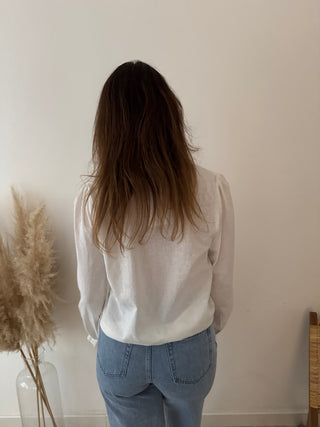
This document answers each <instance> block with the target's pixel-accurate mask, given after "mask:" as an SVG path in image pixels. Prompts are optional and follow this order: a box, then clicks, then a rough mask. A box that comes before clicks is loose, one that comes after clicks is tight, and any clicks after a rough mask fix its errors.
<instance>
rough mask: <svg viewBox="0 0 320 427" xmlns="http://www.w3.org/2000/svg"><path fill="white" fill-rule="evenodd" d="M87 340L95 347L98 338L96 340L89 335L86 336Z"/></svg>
mask: <svg viewBox="0 0 320 427" xmlns="http://www.w3.org/2000/svg"><path fill="white" fill-rule="evenodd" d="M87 340H88V341H89V342H90V343H91V344H92V345H93V346H94V347H96V345H97V342H98V340H96V339H95V338H93V337H92V336H91V335H88V336H87Z"/></svg>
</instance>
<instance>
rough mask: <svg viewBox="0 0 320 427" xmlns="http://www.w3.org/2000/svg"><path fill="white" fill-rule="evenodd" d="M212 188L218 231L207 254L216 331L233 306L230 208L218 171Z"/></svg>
mask: <svg viewBox="0 0 320 427" xmlns="http://www.w3.org/2000/svg"><path fill="white" fill-rule="evenodd" d="M216 190H217V191H216V197H217V202H218V224H219V231H218V233H217V235H216V236H215V237H214V239H213V241H212V244H211V247H210V250H209V258H210V260H211V263H212V265H213V275H212V286H211V297H212V299H213V301H214V304H215V313H214V321H213V327H214V330H215V333H216V334H217V333H219V332H220V331H221V330H222V329H223V328H224V327H225V325H226V323H227V321H228V319H229V317H230V314H231V311H232V308H233V267H234V209H233V203H232V197H231V192H230V186H229V183H228V182H227V180H226V179H225V177H224V176H223V175H221V174H217V181H216Z"/></svg>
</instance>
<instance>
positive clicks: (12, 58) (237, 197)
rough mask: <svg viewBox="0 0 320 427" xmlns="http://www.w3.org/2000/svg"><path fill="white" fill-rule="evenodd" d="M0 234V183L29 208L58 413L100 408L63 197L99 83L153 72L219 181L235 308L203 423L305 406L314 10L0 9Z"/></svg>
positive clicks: (5, 372) (314, 134) (0, 358)
mask: <svg viewBox="0 0 320 427" xmlns="http://www.w3.org/2000/svg"><path fill="white" fill-rule="evenodd" d="M0 8H1V10H0V52H1V63H0V93H1V97H0V147H1V148H0V206H1V209H0V232H1V233H3V232H4V231H5V230H8V229H9V228H10V224H11V218H10V213H11V208H12V204H11V194H10V186H11V185H15V186H16V188H18V190H20V191H23V192H24V194H26V195H27V197H28V199H29V200H30V201H35V200H38V199H39V200H40V199H43V200H45V202H46V204H47V209H48V213H49V215H50V220H51V222H52V226H53V229H54V233H55V238H56V243H55V249H56V251H57V256H58V259H59V268H60V276H59V289H58V290H59V293H60V296H61V297H62V298H64V299H65V302H64V303H59V304H58V305H57V308H56V311H55V319H56V322H57V324H58V326H59V333H58V335H57V344H56V346H55V347H54V349H53V351H50V350H48V352H47V360H50V361H53V363H55V365H56V367H57V370H58V373H59V378H60V383H61V393H62V398H63V406H64V411H65V414H66V415H81V414H82V415H90V414H100V413H104V412H105V411H104V403H103V400H102V397H101V396H100V393H99V391H98V386H97V382H96V378H95V350H94V349H93V348H92V347H91V345H90V343H88V342H87V341H86V335H85V332H84V330H83V328H82V324H81V320H80V317H79V314H78V311H77V304H78V299H79V293H78V290H77V286H76V276H75V250H74V243H73V230H72V209H73V206H72V204H73V198H74V195H75V193H76V191H77V188H78V186H79V182H80V180H79V176H80V174H81V173H86V171H87V164H88V161H89V159H90V150H91V141H92V128H93V119H94V114H95V111H96V106H97V101H98V97H99V95H100V91H101V89H102V86H103V84H104V82H105V80H106V79H107V77H108V76H109V74H110V73H111V72H112V71H113V70H114V68H115V67H116V66H118V65H120V64H121V63H122V62H125V61H128V60H131V59H140V60H142V61H145V62H148V63H150V64H151V65H153V66H155V67H156V68H158V69H159V71H160V72H161V73H162V74H163V75H164V76H165V78H166V79H167V81H168V82H169V84H171V85H172V87H173V88H174V90H175V91H176V92H177V94H178V96H179V97H180V99H181V102H182V104H183V105H184V109H185V114H186V118H187V121H188V123H189V124H190V125H191V126H192V128H193V134H194V143H195V144H196V145H200V146H201V152H199V153H198V154H196V155H195V157H196V159H197V160H198V162H199V163H200V164H202V165H203V166H205V167H207V168H209V169H212V170H215V171H217V172H221V173H223V174H224V175H225V176H226V178H227V179H228V181H229V182H230V185H231V189H232V194H233V200H234V207H235V218H236V260H235V274H234V277H235V280H234V288H235V307H234V311H233V314H232V317H231V318H230V321H229V323H228V325H227V327H226V328H225V330H224V331H223V332H222V333H221V335H219V337H218V345H219V355H218V364H217V373H216V379H215V383H214V386H213V389H212V390H211V392H210V394H209V396H208V397H207V399H206V401H205V405H204V413H226V414H231V413H242V412H248V413H251V412H262V413H269V412H270V413H281V412H288V413H295V412H305V411H306V410H307V404H308V353H307V352H308V336H307V333H308V313H309V310H314V311H320V291H319V289H320V287H319V277H320V267H319V265H320V263H319V251H320V243H319V242H320V224H319V218H320V185H319V182H320V168H319V165H318V162H319V158H320V157H319V156H320V144H319V136H320V125H319V123H320V120H319V111H320V99H319V91H320V82H319V72H320V56H319V40H320V18H319V15H320V3H319V1H317V0H304V1H300V0H277V1H267V0H233V1H231V0H225V1H214V0H200V1H199V0H197V1H190V0H188V1H187V0H174V1H171V0H162V1H161V2H160V1H147V0H117V1H111V0H109V1H102V0H100V1H98V0H94V1H92V0H91V1H83V0H82V1H80V0H67V1H66V0H64V1H62V0H55V1H40V0H29V1H23V0H20V1H18V0H1V4H0ZM22 366H23V364H22V361H21V359H20V357H19V355H17V354H5V353H2V354H0V379H1V380H0V416H2V417H5V416H14V415H18V414H19V410H18V403H17V398H16V393H15V378H16V375H17V373H18V371H19V370H20V369H21V368H22Z"/></svg>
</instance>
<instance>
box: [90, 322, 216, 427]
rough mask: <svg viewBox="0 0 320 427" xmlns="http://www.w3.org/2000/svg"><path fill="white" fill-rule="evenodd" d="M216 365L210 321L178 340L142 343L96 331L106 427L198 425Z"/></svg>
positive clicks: (100, 386) (98, 377)
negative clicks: (153, 343)
mask: <svg viewBox="0 0 320 427" xmlns="http://www.w3.org/2000/svg"><path fill="white" fill-rule="evenodd" d="M216 364H217V342H216V340H215V332H214V329H213V325H211V326H209V327H208V328H207V329H205V330H204V331H202V332H199V333H197V334H195V335H193V336H191V337H188V338H185V339H183V340H180V341H173V342H170V343H166V344H162V345H152V346H144V345H138V344H127V343H122V342H119V341H116V340H114V339H112V338H110V337H108V336H107V335H105V334H104V332H103V331H102V329H101V328H100V329H99V337H98V344H97V360H96V372H97V380H98V384H99V388H100V391H101V394H102V396H103V398H104V401H105V405H106V409H107V414H108V418H109V422H110V426H111V427H200V424H201V415H202V409H203V403H204V399H205V397H206V396H207V395H208V393H209V392H210V390H211V388H212V385H213V381H214V377H215V373H216Z"/></svg>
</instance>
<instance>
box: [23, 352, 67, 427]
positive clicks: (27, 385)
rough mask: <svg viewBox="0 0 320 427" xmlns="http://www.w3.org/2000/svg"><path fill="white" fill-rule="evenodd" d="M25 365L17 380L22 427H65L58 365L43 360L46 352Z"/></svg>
mask: <svg viewBox="0 0 320 427" xmlns="http://www.w3.org/2000/svg"><path fill="white" fill-rule="evenodd" d="M24 363H25V368H24V369H22V371H20V372H19V374H18V376H17V379H16V388H17V395H18V402H19V410H20V417H21V423H22V427H65V424H64V418H63V412H62V405H61V397H60V388H59V380H58V374H57V370H56V368H55V366H54V365H53V364H52V363H49V362H46V361H44V351H43V350H41V351H40V353H39V355H38V356H37V357H32V358H30V357H26V358H25V359H24Z"/></svg>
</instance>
